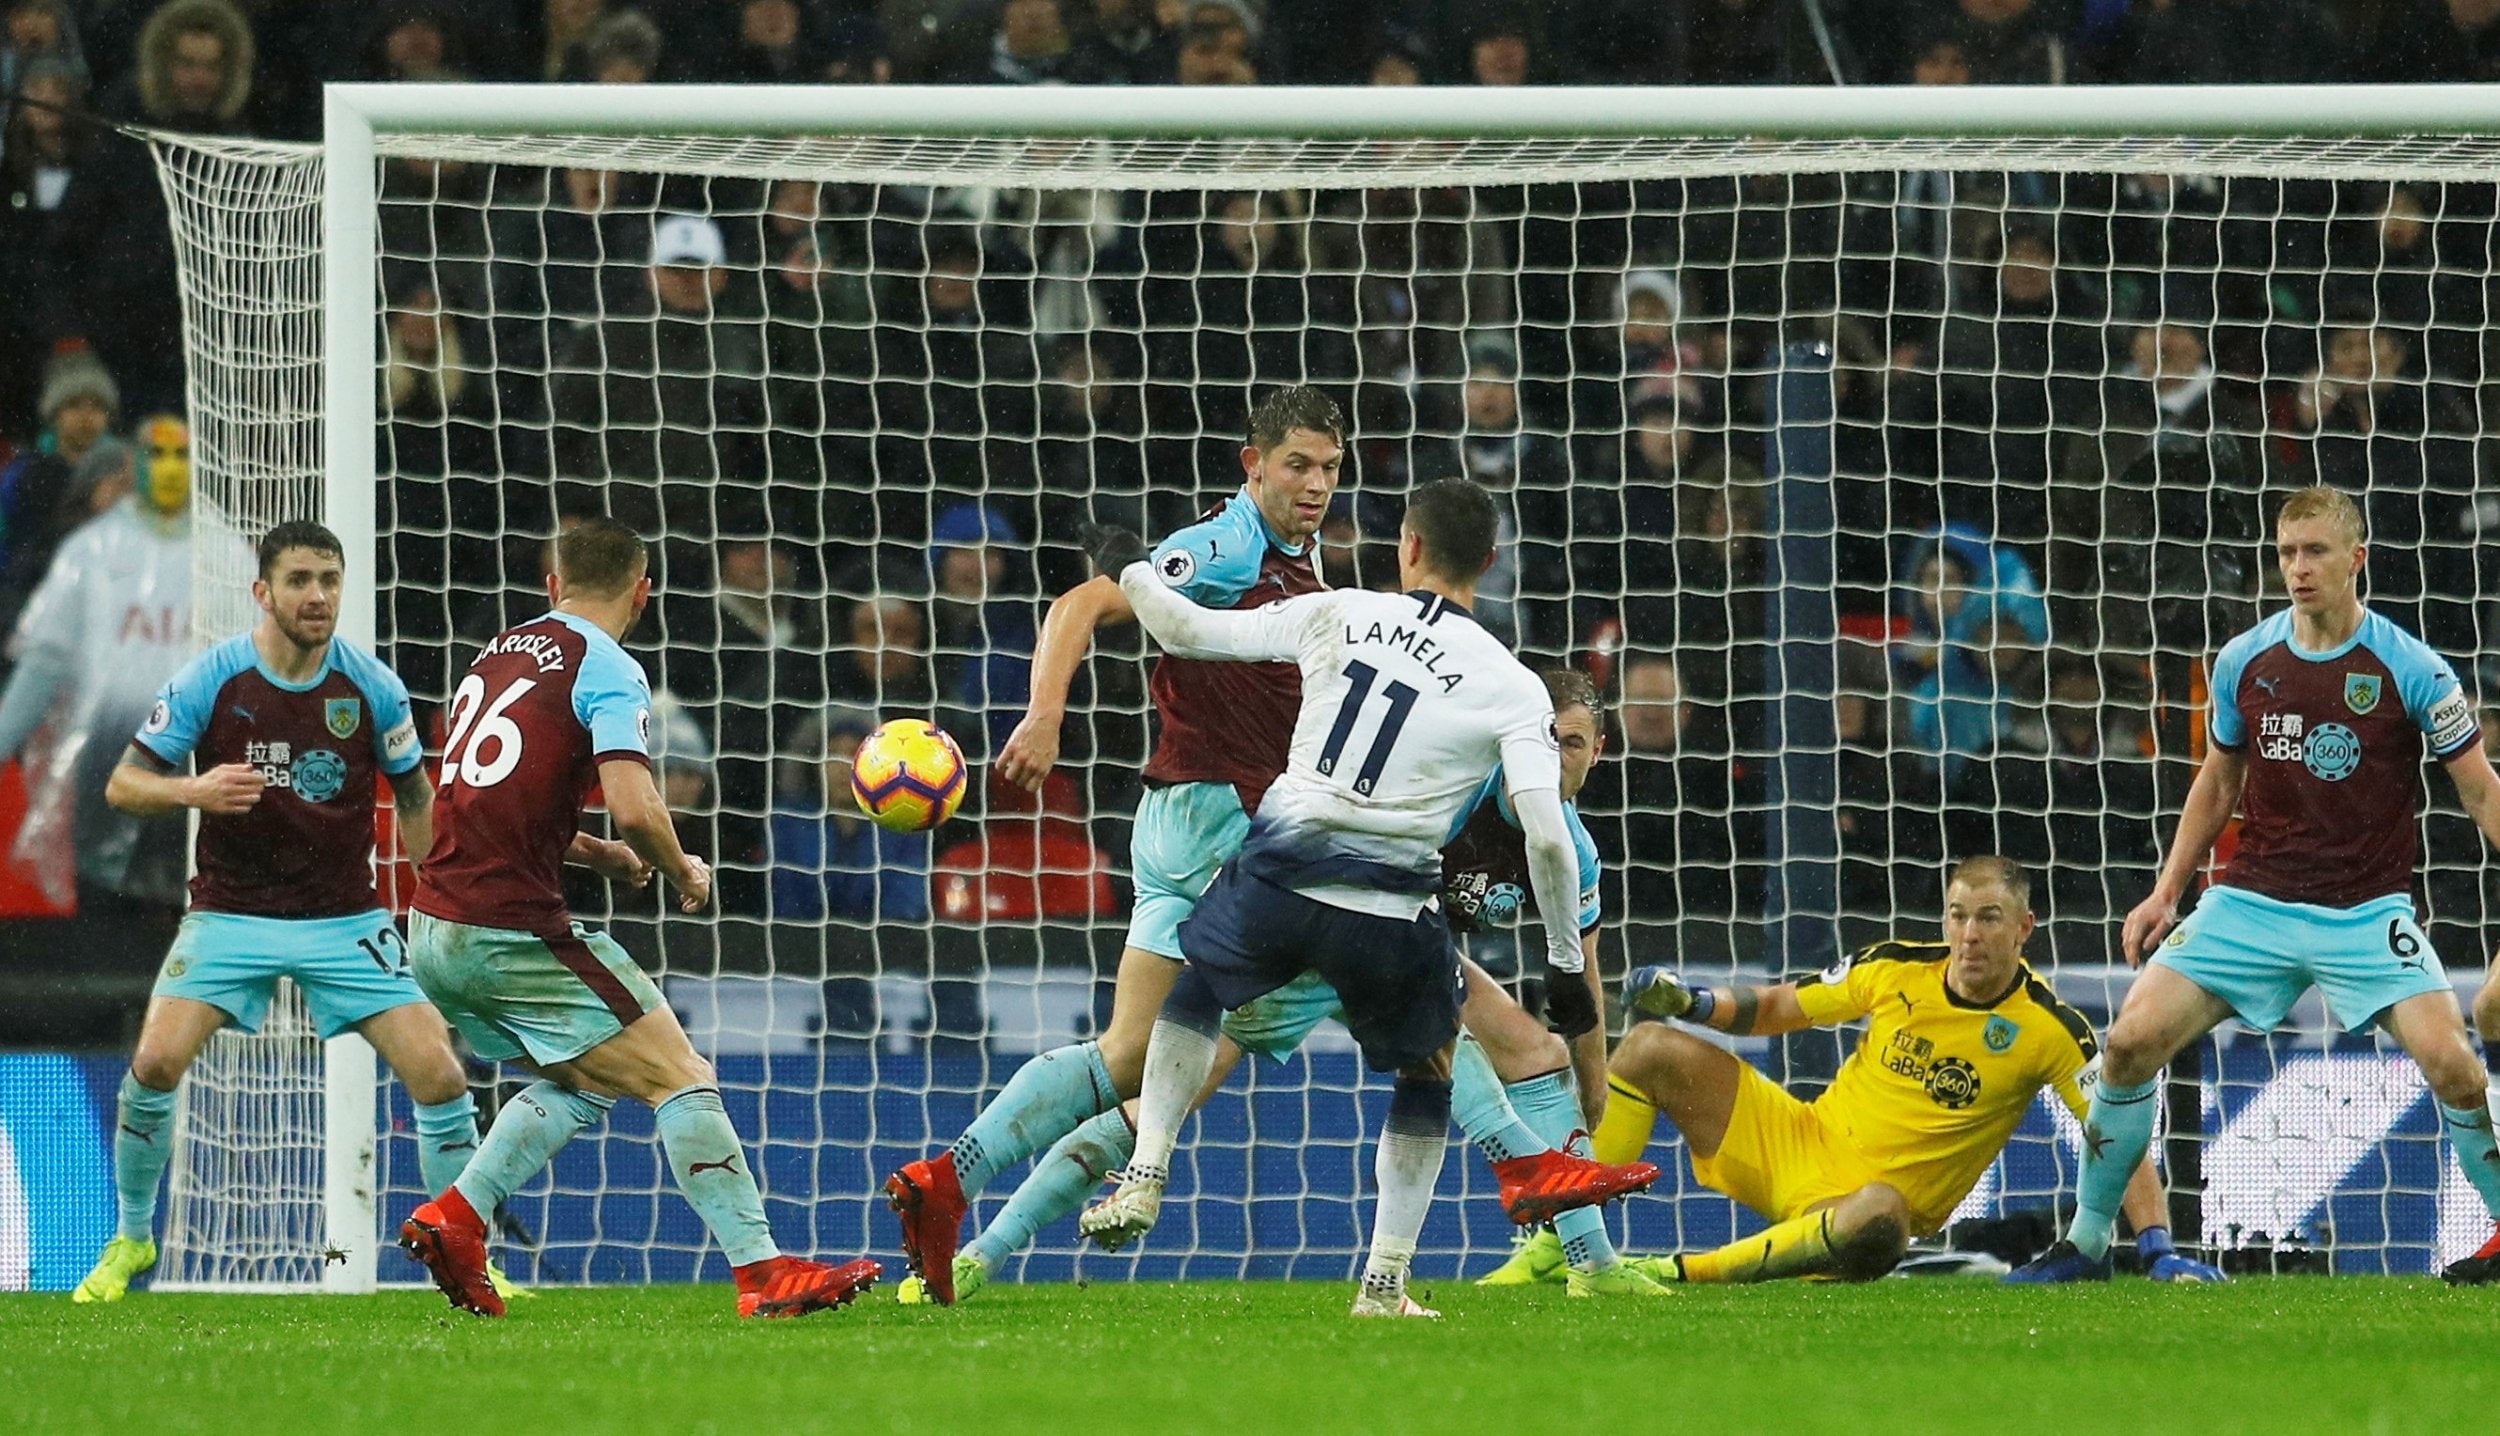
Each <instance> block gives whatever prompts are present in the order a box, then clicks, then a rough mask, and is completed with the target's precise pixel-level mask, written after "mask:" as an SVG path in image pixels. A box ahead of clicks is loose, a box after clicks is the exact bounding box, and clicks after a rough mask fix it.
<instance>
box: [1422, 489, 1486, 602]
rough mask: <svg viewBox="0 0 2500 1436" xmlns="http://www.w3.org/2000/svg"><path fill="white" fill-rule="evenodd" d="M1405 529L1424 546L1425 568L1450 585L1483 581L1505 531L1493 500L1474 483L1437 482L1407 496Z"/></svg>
mask: <svg viewBox="0 0 2500 1436" xmlns="http://www.w3.org/2000/svg"><path fill="white" fill-rule="evenodd" d="M1406 527H1407V528H1408V529H1410V530H1412V531H1413V532H1414V533H1415V534H1416V535H1417V536H1418V537H1420V538H1422V539H1423V541H1424V564H1425V566H1426V567H1428V568H1430V569H1431V570H1432V571H1433V572H1434V573H1437V574H1439V575H1441V576H1442V577H1443V578H1446V579H1448V580H1450V581H1451V582H1452V583H1466V584H1472V583H1474V582H1475V581H1476V580H1477V579H1479V578H1482V577H1483V576H1484V567H1485V565H1486V564H1487V563H1489V562H1491V561H1492V558H1493V544H1494V540H1495V537H1496V535H1497V534H1498V533H1499V532H1500V530H1501V515H1500V514H1499V513H1498V512H1497V511H1496V510H1495V509H1494V507H1493V496H1492V495H1491V494H1489V493H1486V492H1485V491H1484V486H1483V485H1482V484H1479V483H1477V482H1476V481H1475V480H1473V479H1435V480H1434V481H1433V482H1431V483H1429V484H1426V485H1424V486H1423V487H1422V488H1420V489H1417V490H1416V491H1415V492H1414V493H1412V494H1410V495H1408V496H1407V500H1406Z"/></svg>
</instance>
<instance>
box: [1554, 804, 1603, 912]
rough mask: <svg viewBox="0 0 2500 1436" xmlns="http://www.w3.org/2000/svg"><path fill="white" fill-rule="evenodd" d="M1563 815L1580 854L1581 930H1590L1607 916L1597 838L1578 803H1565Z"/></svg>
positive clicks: (1575, 847)
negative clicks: (1601, 892)
mask: <svg viewBox="0 0 2500 1436" xmlns="http://www.w3.org/2000/svg"><path fill="white" fill-rule="evenodd" d="M1563 816H1564V817H1565V818H1567V819H1569V820H1570V823H1571V846H1572V849H1573V850H1574V851H1576V852H1577V853H1579V855H1580V931H1582V932H1589V931H1592V930H1594V929H1595V928H1596V926H1597V924H1598V923H1599V921H1600V920H1602V919H1603V918H1604V916H1605V913H1604V911H1603V909H1602V908H1601V906H1600V904H1599V902H1598V897H1597V884H1598V876H1599V867H1598V862H1597V840H1596V839H1595V838H1592V837H1590V836H1589V825H1588V824H1586V823H1584V822H1581V821H1580V805H1579V804H1578V803H1565V804H1563Z"/></svg>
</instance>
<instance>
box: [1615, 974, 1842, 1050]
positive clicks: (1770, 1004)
mask: <svg viewBox="0 0 2500 1436" xmlns="http://www.w3.org/2000/svg"><path fill="white" fill-rule="evenodd" d="M1623 1005H1624V1006H1626V1007H1629V1008H1631V1009H1632V1010H1633V1011H1635V1012H1638V1013H1641V1014H1642V1015H1644V1016H1647V1017H1672V1018H1680V1019H1682V1020H1683V1021H1686V1022H1690V1023H1692V1024H1693V1025H1695V1026H1697V1027H1707V1028H1710V1029H1711V1030H1712V1031H1714V1032H1730V1033H1734V1034H1735V1035H1736V1036H1739V1037H1775V1036H1778V1035H1779V1034H1781V1033H1783V1032H1803V1031H1805V1030H1806V1029H1807V1028H1809V1027H1812V1026H1814V1019H1813V1018H1811V1017H1808V1016H1807V1015H1806V1010H1805V1006H1804V1004H1802V1003H1800V1002H1798V1000H1797V984H1795V983H1793V982H1783V983H1781V984H1779V985H1778V986H1777V987H1692V986H1688V985H1686V983H1685V981H1684V979H1683V978H1681V977H1679V976H1677V975H1676V974H1675V973H1674V972H1673V971H1672V970H1671V969H1669V968H1666V967H1663V966H1658V965H1655V964H1653V965H1651V966H1648V967H1636V968H1633V969H1632V973H1631V975H1630V976H1629V977H1626V978H1625V979H1624V980H1623Z"/></svg>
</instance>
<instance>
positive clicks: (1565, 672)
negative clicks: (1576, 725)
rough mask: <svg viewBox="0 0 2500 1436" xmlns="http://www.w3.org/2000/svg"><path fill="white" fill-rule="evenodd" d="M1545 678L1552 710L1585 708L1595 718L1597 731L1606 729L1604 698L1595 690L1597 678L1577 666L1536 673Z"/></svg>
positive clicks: (1546, 692)
mask: <svg viewBox="0 0 2500 1436" xmlns="http://www.w3.org/2000/svg"><path fill="white" fill-rule="evenodd" d="M1537 676H1538V677H1539V678H1542V679H1544V680H1545V694H1546V696H1547V697H1549V698H1551V699H1553V700H1554V711H1555V712H1557V713H1560V712H1561V711H1563V710H1564V709H1565V708H1586V709H1587V710H1589V716H1590V717H1591V718H1594V719H1596V720H1597V729H1598V731H1599V732H1601V733H1602V732H1604V731H1605V730H1606V700H1605V699H1604V698H1603V697H1601V696H1599V694H1598V692H1597V680H1596V679H1594V678H1591V677H1589V676H1588V674H1587V673H1585V672H1583V671H1581V670H1580V669H1577V668H1548V669H1546V670H1545V671H1544V672H1543V673H1540V674H1538V675H1537Z"/></svg>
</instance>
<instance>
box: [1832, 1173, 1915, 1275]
mask: <svg viewBox="0 0 2500 1436" xmlns="http://www.w3.org/2000/svg"><path fill="white" fill-rule="evenodd" d="M1832 1227H1833V1232H1832V1274H1833V1275H1835V1276H1837V1277H1839V1278H1840V1279H1841V1280H1843V1281H1873V1280H1874V1279H1875V1278H1877V1277H1879V1276H1882V1275H1883V1274H1884V1273H1886V1272H1888V1271H1891V1270H1892V1269H1893V1268H1894V1267H1895V1266H1897V1265H1899V1264H1900V1261H1901V1257H1902V1254H1903V1253H1905V1252H1907V1251H1908V1250H1909V1249H1910V1203H1909V1199H1908V1198H1906V1197H1904V1196H1902V1195H1901V1191H1900V1189H1899V1188H1897V1187H1894V1186H1892V1185H1891V1184H1890V1183H1887V1182H1869V1183H1867V1184H1866V1185H1865V1186H1863V1187H1860V1188H1858V1189H1857V1190H1856V1191H1854V1192H1851V1193H1850V1194H1849V1195H1848V1196H1847V1197H1845V1198H1843V1199H1842V1201H1841V1203H1840V1205H1839V1207H1838V1208H1837V1209H1836V1210H1834V1211H1833V1213H1832Z"/></svg>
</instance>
